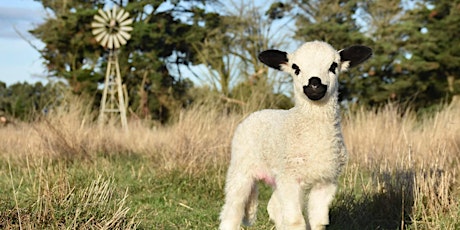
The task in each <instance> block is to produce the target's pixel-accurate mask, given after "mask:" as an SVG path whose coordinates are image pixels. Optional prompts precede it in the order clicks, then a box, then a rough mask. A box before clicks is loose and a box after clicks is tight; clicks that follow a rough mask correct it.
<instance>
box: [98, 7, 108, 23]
mask: <svg viewBox="0 0 460 230" xmlns="http://www.w3.org/2000/svg"><path fill="white" fill-rule="evenodd" d="M97 12H99V15H101V16H102V17H103V18H104V19H105V20H104V21H108V20H109V17H108V16H107V15H106V14H105V12H104V11H103V10H102V9H99V10H98V11H97ZM95 17H96V16H95Z"/></svg>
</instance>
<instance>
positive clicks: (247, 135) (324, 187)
mask: <svg viewBox="0 0 460 230" xmlns="http://www.w3.org/2000/svg"><path fill="white" fill-rule="evenodd" d="M371 55H372V50H371V49H370V48H368V47H366V46H351V47H349V48H346V49H343V50H340V51H336V50H335V49H334V48H332V46H330V45H329V44H328V43H325V42H320V41H313V42H307V43H305V44H304V45H302V46H301V47H300V48H299V49H298V50H297V51H295V52H294V53H292V54H288V53H286V52H283V51H279V50H267V51H264V52H262V53H260V55H259V59H260V61H261V62H263V63H264V64H266V65H268V66H269V67H272V68H275V69H278V70H283V71H285V72H288V73H290V74H291V75H292V77H293V83H294V98H295V106H294V107H293V108H292V109H290V110H262V111H258V112H255V113H253V114H251V115H250V116H249V117H247V118H246V119H245V120H244V121H243V122H242V123H241V124H240V125H239V126H238V127H237V129H236V131H235V134H234V137H233V141H232V156H231V162H230V167H229V169H228V174H227V181H226V186H225V193H226V200H225V205H224V206H223V210H222V213H221V216H220V219H221V224H220V227H219V228H220V229H221V230H237V229H239V226H240V223H241V222H243V223H244V224H246V225H250V224H252V223H253V222H254V221H255V217H256V212H257V196H258V192H257V185H256V182H257V181H258V180H263V181H265V182H266V183H268V184H270V185H272V186H273V188H274V192H273V194H272V196H271V198H270V201H269V202H268V207H267V210H268V213H269V215H270V219H271V220H272V221H274V222H275V224H276V228H277V229H284V230H295V229H302V230H305V229H306V228H307V224H306V221H305V218H304V217H303V215H302V209H303V206H304V205H303V204H304V195H305V194H304V191H310V192H309V196H308V198H307V200H308V204H307V213H308V219H307V223H309V226H310V228H311V229H313V230H316V229H325V225H328V224H329V205H330V204H331V202H332V199H333V196H334V194H335V192H336V188H337V180H338V176H339V174H340V172H341V169H342V168H343V166H344V165H345V164H346V162H347V151H346V149H345V145H344V142H343V138H342V131H341V127H340V112H339V104H338V87H339V86H338V79H337V78H338V75H339V72H340V71H344V70H347V69H348V68H351V67H354V66H356V65H358V64H360V63H362V62H364V61H365V60H367V59H368V58H369V57H370V56H371Z"/></svg>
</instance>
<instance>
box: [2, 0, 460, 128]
mask: <svg viewBox="0 0 460 230" xmlns="http://www.w3.org/2000/svg"><path fill="white" fill-rule="evenodd" d="M39 2H41V3H42V4H43V7H44V8H45V9H46V11H47V12H48V13H49V15H50V17H47V18H46V19H45V21H44V22H43V23H42V24H40V25H37V26H36V27H35V28H34V29H32V30H31V31H30V33H31V34H32V35H34V36H35V37H36V38H38V39H40V40H41V41H42V42H43V43H44V44H45V46H44V48H43V49H41V50H39V52H40V53H41V56H42V58H43V61H44V65H46V67H47V69H48V74H49V78H50V79H59V80H62V81H63V82H65V84H62V85H61V86H59V88H60V89H63V88H65V89H66V90H68V91H70V92H72V93H74V94H81V95H87V96H88V98H91V99H92V100H93V101H94V108H97V107H98V103H99V98H100V94H101V93H100V91H101V87H100V86H101V84H102V83H103V80H104V74H105V72H104V71H105V67H106V63H107V51H106V50H104V48H103V47H101V46H100V45H99V44H98V43H97V42H96V40H95V38H94V36H93V35H92V34H91V25H90V24H91V22H92V20H93V16H94V14H96V13H97V9H99V8H101V7H104V6H105V5H106V4H107V3H110V4H109V5H108V6H107V7H109V6H112V5H113V4H118V5H119V6H120V7H123V8H125V9H126V10H127V11H128V12H130V15H131V17H132V18H133V19H134V23H133V27H134V30H133V31H132V32H131V35H132V38H131V39H130V40H129V42H128V43H127V45H126V46H123V47H122V48H121V49H120V51H119V61H120V66H121V72H122V75H123V81H124V84H126V86H127V89H128V94H129V101H128V104H129V109H130V114H131V115H133V116H137V117H140V118H148V119H154V120H160V121H162V122H164V121H167V120H168V119H169V118H170V117H171V114H174V113H175V111H177V109H182V108H184V107H187V106H189V105H190V104H193V103H194V102H195V101H197V100H198V99H199V98H200V97H206V96H209V95H217V96H216V98H217V99H218V100H220V101H221V102H222V103H227V104H232V106H238V105H241V104H244V103H246V102H248V101H250V100H251V98H253V97H254V95H265V96H266V98H267V99H265V100H266V104H267V105H269V106H275V107H283V108H284V107H289V102H287V101H286V98H281V99H280V95H282V94H287V95H288V94H289V88H285V86H284V83H289V81H290V79H289V77H286V76H285V75H282V76H281V75H280V74H275V73H274V72H272V71H268V70H267V69H266V67H264V66H263V65H262V64H261V63H260V62H259V61H258V60H257V55H258V53H259V52H261V51H263V50H265V49H269V48H277V49H284V50H287V51H291V50H293V49H295V48H296V47H294V46H295V45H296V44H300V43H302V42H304V41H309V40H324V41H327V42H329V43H331V44H332V45H333V46H335V47H336V48H337V49H341V48H344V47H346V46H349V45H353V44H364V45H367V46H369V47H372V48H373V50H374V56H373V58H372V59H371V60H370V61H368V62H367V63H366V64H365V65H363V66H362V67H360V69H359V70H352V71H351V72H349V73H343V74H342V76H341V78H340V81H341V89H340V99H341V100H342V101H343V102H344V103H343V104H345V105H355V104H356V105H361V106H368V107H375V106H381V105H383V104H385V103H388V102H394V103H400V104H401V105H402V106H411V107H412V108H414V109H417V110H420V109H429V108H431V107H433V106H434V105H437V104H439V103H441V102H449V101H450V100H451V99H452V98H453V97H454V96H455V95H459V94H460V64H459V63H460V45H459V44H460V30H459V29H458V26H459V25H460V1H458V0H455V1H451V0H439V1H430V0H419V1H409V0H405V1H401V0H389V1H388V0H375V1H365V0H351V1H341V0H326V1H307V0H291V1H288V0H286V1H269V4H265V5H263V6H257V5H254V3H245V1H215V0H201V1H186V0H179V1H177V0H174V1H172V0H168V1H163V0H151V1H142V0H129V1H123V0H120V1H105V0H95V1H77V0H74V1H44V0H42V1H39ZM255 2H257V1H255ZM192 80H193V81H192ZM193 82H200V84H199V85H197V84H196V83H195V84H194V83H193ZM0 90H1V91H0V94H1V100H2V101H1V104H0V106H1V107H0V110H3V111H4V112H6V113H8V114H11V115H12V116H15V117H19V118H24V117H27V116H29V115H30V114H31V113H32V112H33V113H38V112H42V111H44V110H46V108H47V106H48V104H49V103H52V101H53V98H56V96H55V95H54V93H56V89H55V86H51V85H50V86H48V85H41V84H40V83H37V84H35V85H29V84H16V85H12V86H10V87H6V86H4V85H3V86H2V88H1V89H0ZM48 94H49V95H52V96H49V97H48V96H45V95H48ZM270 100H272V101H270ZM27 108H28V109H27Z"/></svg>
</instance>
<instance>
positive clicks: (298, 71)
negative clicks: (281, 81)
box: [292, 64, 300, 75]
mask: <svg viewBox="0 0 460 230" xmlns="http://www.w3.org/2000/svg"><path fill="white" fill-rule="evenodd" d="M292 69H293V70H295V72H294V73H295V75H299V73H300V68H299V66H298V65H296V64H292Z"/></svg>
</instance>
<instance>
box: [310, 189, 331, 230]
mask: <svg viewBox="0 0 460 230" xmlns="http://www.w3.org/2000/svg"><path fill="white" fill-rule="evenodd" d="M336 189H337V185H336V184H332V183H331V184H317V185H315V186H313V188H312V189H311V191H310V196H309V199H308V219H309V222H310V227H311V229H312V230H320V229H326V225H328V224H329V206H330V205H331V202H332V200H333V198H334V194H335V191H336Z"/></svg>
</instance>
